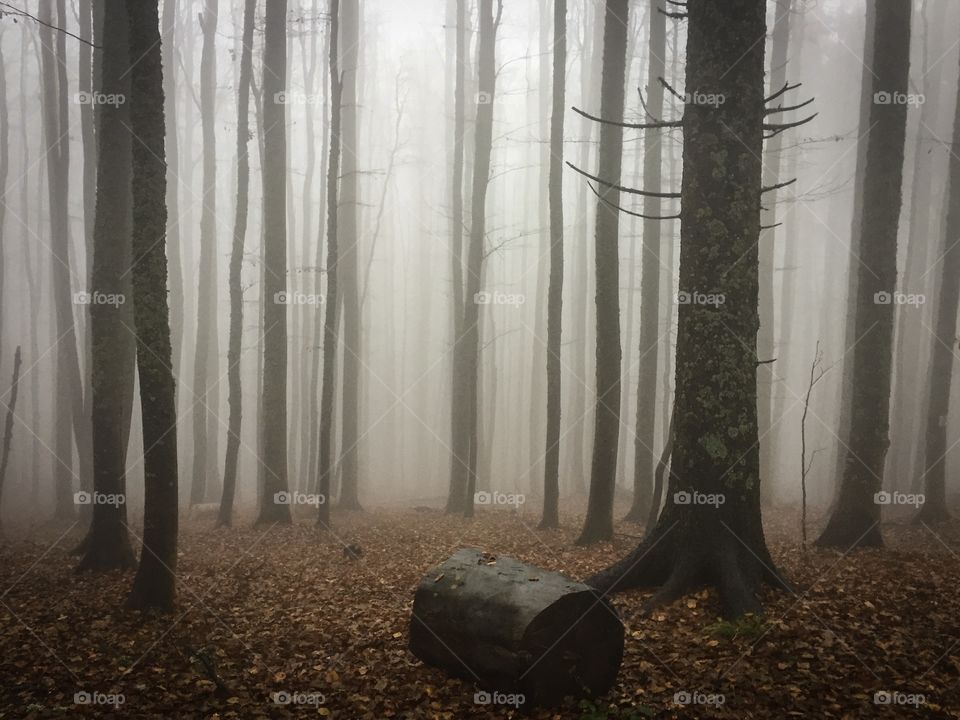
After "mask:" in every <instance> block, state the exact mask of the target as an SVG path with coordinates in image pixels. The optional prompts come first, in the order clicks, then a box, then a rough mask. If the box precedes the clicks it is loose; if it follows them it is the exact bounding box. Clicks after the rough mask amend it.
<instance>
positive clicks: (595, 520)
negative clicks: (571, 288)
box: [577, 0, 629, 545]
mask: <svg viewBox="0 0 960 720" xmlns="http://www.w3.org/2000/svg"><path fill="white" fill-rule="evenodd" d="M628 9H629V3H628V2H627V0H607V3H606V20H605V22H604V31H603V79H602V83H601V87H600V116H601V117H602V118H604V119H605V120H612V121H614V122H619V121H622V119H623V96H624V79H625V75H626V54H627V27H628V24H627V23H628V21H629V20H628ZM622 155H623V128H621V127H620V126H618V125H615V124H611V123H604V124H602V125H601V126H600V151H599V163H598V165H599V169H598V170H597V176H598V177H600V178H602V179H603V181H604V182H603V183H602V184H601V186H600V187H599V188H598V193H599V200H598V201H597V228H596V248H595V253H596V254H595V258H596V260H595V262H596V275H597V287H596V292H597V300H596V302H597V404H596V415H595V418H594V438H593V460H592V463H591V471H590V495H589V498H588V501H587V517H586V519H585V520H584V525H583V531H582V532H581V533H580V537H579V538H577V544H578V545H587V544H590V543H594V542H599V541H601V540H610V539H612V538H613V495H614V487H615V483H616V472H617V442H618V439H619V434H620V359H621V349H620V257H619V232H620V214H619V210H617V209H616V207H617V206H618V205H619V204H620V191H619V190H617V189H616V188H615V187H612V184H613V185H615V184H619V182H620V166H621V163H622V160H623V158H622Z"/></svg>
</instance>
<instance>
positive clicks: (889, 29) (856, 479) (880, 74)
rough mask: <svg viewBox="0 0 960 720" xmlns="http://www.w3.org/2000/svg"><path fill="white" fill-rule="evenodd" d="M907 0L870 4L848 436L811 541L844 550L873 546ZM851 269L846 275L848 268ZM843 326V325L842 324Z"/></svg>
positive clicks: (898, 199)
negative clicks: (830, 502)
mask: <svg viewBox="0 0 960 720" xmlns="http://www.w3.org/2000/svg"><path fill="white" fill-rule="evenodd" d="M910 5H911V3H910V0H889V2H885V3H878V4H877V7H876V28H875V36H874V43H875V44H874V57H873V64H872V67H873V93H872V104H871V106H870V119H869V123H870V125H869V127H870V137H869V140H868V142H867V155H866V171H865V175H864V184H863V218H862V221H861V225H860V236H859V237H858V238H856V241H857V249H856V256H857V264H856V267H855V268H853V269H855V270H856V271H857V286H856V290H857V294H856V300H857V304H856V308H855V315H854V318H853V324H854V338H855V344H854V345H853V349H852V351H851V352H852V353H853V372H852V383H853V385H852V387H851V389H850V393H851V396H850V399H851V405H850V437H849V443H848V444H847V445H846V446H844V447H842V448H841V450H840V452H842V453H844V454H845V461H844V466H843V476H842V478H841V479H840V487H839V491H838V496H837V500H836V502H835V504H834V507H833V510H832V513H831V516H830V520H829V522H828V523H827V526H826V528H825V529H824V531H823V533H822V534H821V535H820V537H819V539H818V540H817V544H818V545H821V546H827V547H837V548H842V549H844V550H847V549H850V548H851V547H862V546H867V547H870V546H881V545H883V537H882V536H881V534H880V510H881V505H880V504H879V503H878V502H877V498H876V497H875V494H876V493H878V492H879V491H880V490H881V489H882V478H883V471H884V463H885V460H886V454H887V448H888V446H889V444H890V441H889V434H888V432H889V424H890V422H889V414H890V379H891V377H890V376H891V365H892V359H893V349H892V342H893V321H894V307H895V301H894V298H893V293H895V292H896V290H897V286H896V282H897V230H898V227H899V220H900V206H901V204H902V199H903V195H902V180H903V157H904V144H905V140H906V127H907V104H906V103H905V102H899V101H888V100H889V99H890V98H906V93H907V92H908V90H909V87H908V72H909V68H910ZM853 269H852V270H853ZM852 270H851V271H852ZM848 321H849V320H848Z"/></svg>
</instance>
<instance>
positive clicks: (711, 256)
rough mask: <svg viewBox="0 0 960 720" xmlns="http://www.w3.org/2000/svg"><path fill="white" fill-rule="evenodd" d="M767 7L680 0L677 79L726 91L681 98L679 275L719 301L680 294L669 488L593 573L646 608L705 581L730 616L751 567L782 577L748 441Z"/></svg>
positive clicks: (746, 0) (764, 575) (749, 590)
mask: <svg viewBox="0 0 960 720" xmlns="http://www.w3.org/2000/svg"><path fill="white" fill-rule="evenodd" d="M764 6H765V3H764V0H727V1H726V2H723V3H717V2H713V0H689V2H688V3H687V12H688V14H689V17H688V34H687V83H686V86H687V87H688V88H690V89H691V90H694V89H695V90H696V91H698V92H701V93H714V94H718V95H721V96H723V97H724V98H725V100H726V101H725V102H724V103H723V104H719V105H716V106H713V105H705V104H695V103H688V104H687V105H686V111H685V114H684V119H683V140H684V168H683V181H682V209H681V214H682V218H681V244H680V288H681V290H683V291H685V292H688V293H694V292H698V293H703V294H720V295H722V296H723V297H724V299H725V302H723V303H717V304H700V303H693V302H691V303H687V304H681V305H680V307H679V329H678V336H677V370H676V373H677V374H676V383H677V397H676V405H675V410H674V413H675V414H674V421H673V422H674V423H675V436H674V443H675V444H674V447H673V466H672V467H673V471H672V472H671V480H670V489H671V490H674V489H676V491H675V492H674V493H673V494H672V496H671V497H668V501H667V504H666V506H665V507H664V510H663V512H662V513H661V515H660V519H659V521H658V523H657V525H656V526H655V527H654V528H653V531H652V532H650V533H649V534H648V535H647V537H646V538H645V539H644V540H643V541H642V542H641V544H640V545H639V546H638V547H637V549H636V550H634V552H633V553H631V554H630V555H629V556H628V557H626V558H625V559H623V560H621V561H620V562H618V563H616V564H614V565H613V566H612V567H610V568H608V569H606V570H604V571H602V572H600V573H598V574H597V575H596V576H594V577H593V578H591V580H590V581H589V582H590V583H591V584H592V585H594V586H595V587H597V588H599V589H602V590H606V591H617V590H624V589H627V588H631V587H639V586H657V585H659V586H661V589H660V590H659V592H658V593H657V594H656V595H654V597H653V598H652V600H651V601H650V603H649V604H648V608H650V607H654V606H656V605H659V604H661V603H668V602H671V601H672V600H674V599H675V598H677V597H679V596H681V595H682V594H684V593H687V592H691V591H693V590H695V589H697V588H699V587H701V586H702V585H704V584H707V585H714V586H716V587H718V588H719V590H720V599H721V602H722V604H723V608H724V612H725V614H726V615H728V616H732V617H736V616H739V615H742V614H743V613H746V612H757V611H759V609H760V604H759V601H758V599H757V597H756V591H757V589H758V587H759V583H760V582H761V580H767V581H769V582H780V580H779V577H778V576H777V574H776V571H775V570H774V565H773V562H772V560H771V558H770V555H769V552H768V551H767V548H766V543H765V541H764V537H763V526H762V523H761V516H760V485H759V480H760V478H759V461H760V458H759V450H758V448H757V438H758V433H757V356H756V336H757V328H758V325H759V317H758V306H757V295H758V282H759V278H758V264H757V239H758V235H759V227H760V198H761V160H760V158H761V151H762V147H763V124H764V103H763V98H764V82H763V75H764V45H763V42H762V41H760V42H758V41H757V39H758V38H763V37H764V34H765V29H766V28H765V26H766V12H765V7H764ZM731 463H732V464H731Z"/></svg>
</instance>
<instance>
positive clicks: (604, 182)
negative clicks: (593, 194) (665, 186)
mask: <svg viewBox="0 0 960 720" xmlns="http://www.w3.org/2000/svg"><path fill="white" fill-rule="evenodd" d="M566 164H567V165H568V166H569V167H570V168H571V169H573V170H576V171H577V172H578V173H580V174H581V175H583V176H584V177H585V178H589V179H590V180H593V181H594V182H596V183H600V184H601V185H604V186H606V187H609V188H613V189H614V190H619V191H620V192H625V193H629V194H630V195H642V196H643V197H653V198H679V197H680V193H661V192H649V191H647V190H637V189H636V188H628V187H624V186H623V185H617V184H616V183H612V182H610V181H609V180H603V179H602V178H598V177H597V176H596V175H591V174H590V173H588V172H586V171H585V170H581V169H580V168H578V167H577V166H576V165H574V164H573V163H571V162H569V161H567V163H566Z"/></svg>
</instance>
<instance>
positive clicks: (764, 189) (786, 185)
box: [760, 178, 797, 195]
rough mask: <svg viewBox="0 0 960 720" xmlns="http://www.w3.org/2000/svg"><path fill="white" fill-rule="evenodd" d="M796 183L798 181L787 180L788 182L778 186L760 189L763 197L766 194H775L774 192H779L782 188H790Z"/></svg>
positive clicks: (767, 186) (766, 186)
mask: <svg viewBox="0 0 960 720" xmlns="http://www.w3.org/2000/svg"><path fill="white" fill-rule="evenodd" d="M796 181H797V179H796V178H794V179H793V180H787V181H786V182H782V183H777V184H776V185H765V186H764V187H762V188H760V194H761V195H763V194H764V193H768V192H773V191H774V190H779V189H780V188H785V187H789V186H791V185H793V184H794V183H795V182H796Z"/></svg>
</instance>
